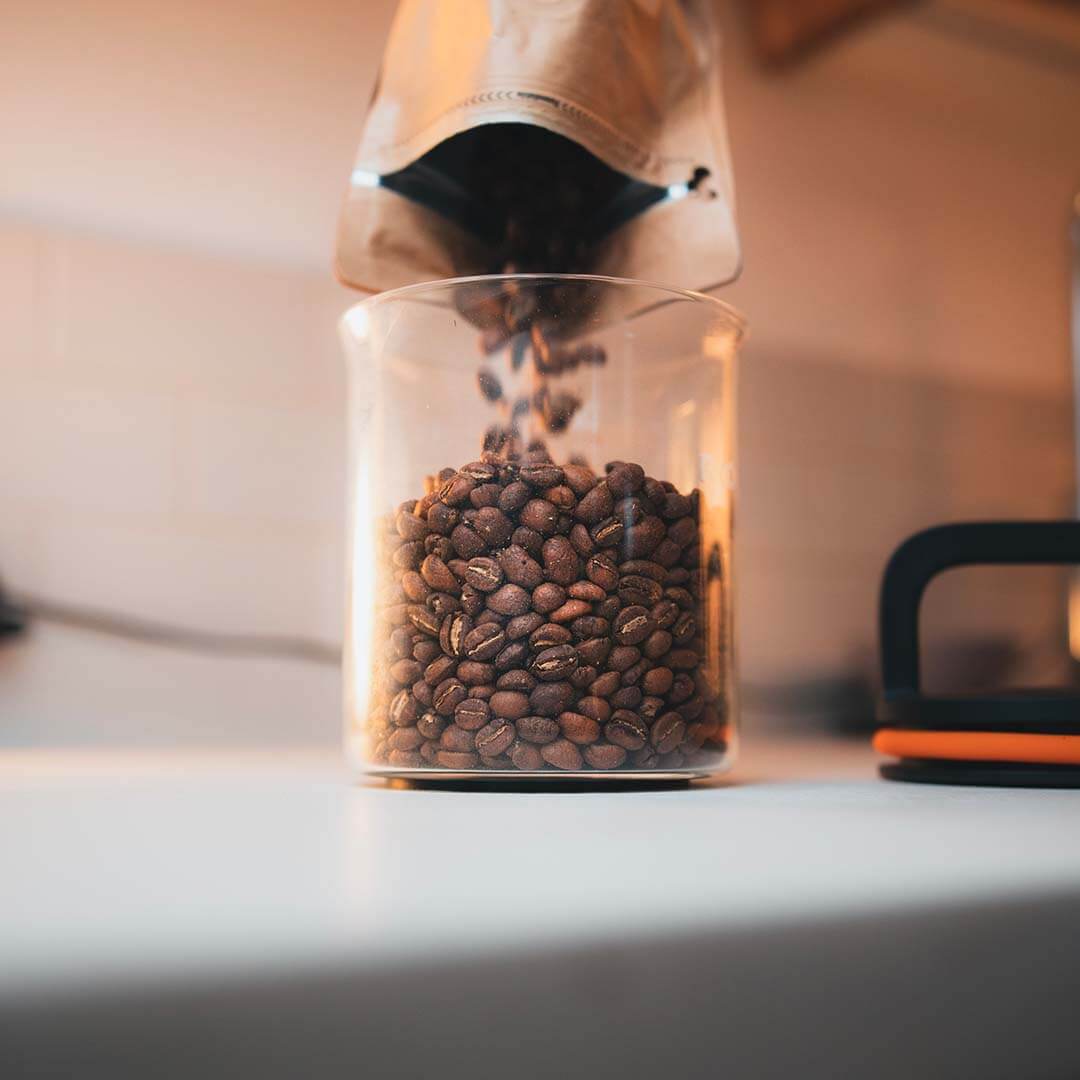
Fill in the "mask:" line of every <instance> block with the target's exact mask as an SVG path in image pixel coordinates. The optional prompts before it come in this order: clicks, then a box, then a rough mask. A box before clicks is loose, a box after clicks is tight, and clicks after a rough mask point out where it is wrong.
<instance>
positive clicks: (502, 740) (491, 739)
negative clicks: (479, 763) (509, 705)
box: [476, 720, 516, 757]
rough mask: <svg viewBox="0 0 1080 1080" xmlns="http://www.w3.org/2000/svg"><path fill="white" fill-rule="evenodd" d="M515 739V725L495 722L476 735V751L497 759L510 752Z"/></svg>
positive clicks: (502, 721)
mask: <svg viewBox="0 0 1080 1080" xmlns="http://www.w3.org/2000/svg"><path fill="white" fill-rule="evenodd" d="M515 737H516V734H515V732H514V725H513V724H511V723H509V722H508V721H506V720H493V721H492V722H491V723H490V724H488V725H487V727H483V728H481V729H480V730H479V731H478V732H477V733H476V749H477V750H478V751H479V752H480V753H481V754H484V755H485V756H487V757H495V756H497V755H499V754H503V753H505V752H506V751H507V750H509V749H510V746H511V744H512V743H513V741H514V738H515Z"/></svg>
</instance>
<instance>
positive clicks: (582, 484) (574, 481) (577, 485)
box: [563, 464, 607, 517]
mask: <svg viewBox="0 0 1080 1080" xmlns="http://www.w3.org/2000/svg"><path fill="white" fill-rule="evenodd" d="M563 479H564V480H565V482H566V484H567V486H568V487H569V488H570V490H571V491H573V493H574V494H575V495H577V496H578V497H579V498H580V497H581V496H582V495H586V494H588V493H589V492H590V491H592V489H593V487H594V486H595V484H596V473H594V472H593V471H592V469H590V468H589V467H588V465H574V464H570V465H564V466H563ZM604 516H605V517H606V516H607V515H606V514H605V515H604Z"/></svg>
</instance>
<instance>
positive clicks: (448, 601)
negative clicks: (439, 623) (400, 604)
mask: <svg viewBox="0 0 1080 1080" xmlns="http://www.w3.org/2000/svg"><path fill="white" fill-rule="evenodd" d="M424 606H425V607H426V608H428V609H429V610H430V611H432V612H433V613H434V614H436V615H438V617H439V618H440V619H441V618H443V617H444V616H446V615H449V614H450V613H451V612H454V611H459V610H460V609H461V603H460V601H459V600H458V599H457V597H456V596H451V595H450V594H449V593H444V592H437V593H432V594H431V595H430V596H429V597H428V598H427V600H425V601H424Z"/></svg>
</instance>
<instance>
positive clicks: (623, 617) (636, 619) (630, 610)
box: [613, 604, 656, 645]
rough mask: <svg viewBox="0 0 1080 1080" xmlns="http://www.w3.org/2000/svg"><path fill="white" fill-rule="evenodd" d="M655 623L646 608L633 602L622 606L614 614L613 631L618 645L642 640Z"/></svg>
mask: <svg viewBox="0 0 1080 1080" xmlns="http://www.w3.org/2000/svg"><path fill="white" fill-rule="evenodd" d="M655 629H656V624H655V623H654V622H653V620H652V616H651V615H650V614H649V610H648V608H644V607H641V606H640V605H637V604H634V605H631V606H630V607H626V608H623V609H622V611H620V612H619V614H618V615H616V616H615V625H614V627H613V633H614V637H615V640H616V641H617V642H618V643H619V644H620V645H637V644H639V643H640V642H642V641H644V640H645V639H646V638H647V637H648V636H649V635H650V634H651V633H652V632H653V631H654V630H655Z"/></svg>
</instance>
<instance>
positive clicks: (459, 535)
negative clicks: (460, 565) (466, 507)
mask: <svg viewBox="0 0 1080 1080" xmlns="http://www.w3.org/2000/svg"><path fill="white" fill-rule="evenodd" d="M450 543H451V544H453V546H454V550H455V551H456V552H457V553H458V556H459V558H462V559H473V558H475V557H476V556H477V555H480V554H482V553H483V552H484V549H485V547H486V545H485V543H484V541H483V540H482V539H481V537H480V534H479V533H478V532H477V531H476V530H475V529H474V528H473V527H472V526H471V525H469V524H467V523H466V522H464V521H463V522H462V523H461V524H460V525H455V526H454V529H453V532H451V533H450Z"/></svg>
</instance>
